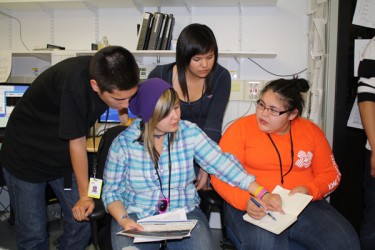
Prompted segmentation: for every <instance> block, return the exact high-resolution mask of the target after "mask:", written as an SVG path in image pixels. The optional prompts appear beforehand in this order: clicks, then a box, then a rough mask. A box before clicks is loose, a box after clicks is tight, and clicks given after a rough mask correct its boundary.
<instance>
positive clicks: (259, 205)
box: [250, 197, 276, 221]
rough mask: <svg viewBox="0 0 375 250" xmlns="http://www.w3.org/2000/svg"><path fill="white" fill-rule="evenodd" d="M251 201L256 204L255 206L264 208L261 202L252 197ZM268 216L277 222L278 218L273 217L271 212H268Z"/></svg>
mask: <svg viewBox="0 0 375 250" xmlns="http://www.w3.org/2000/svg"><path fill="white" fill-rule="evenodd" d="M250 200H251V201H252V202H254V204H255V205H257V207H259V208H263V206H262V205H261V204H260V203H259V202H257V200H256V199H254V197H251V198H250ZM266 214H267V215H268V216H269V217H271V218H272V219H273V220H274V221H276V218H275V217H273V215H272V214H271V213H270V212H269V211H267V210H266Z"/></svg>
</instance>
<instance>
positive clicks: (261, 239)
mask: <svg viewBox="0 0 375 250" xmlns="http://www.w3.org/2000/svg"><path fill="white" fill-rule="evenodd" d="M226 207H227V209H226V216H227V230H228V231H229V230H230V231H231V233H228V237H229V239H230V240H231V241H232V242H239V243H240V246H237V250H245V249H266V250H269V249H277V250H284V249H285V250H287V249H292V248H294V247H295V246H298V249H300V248H303V249H329V250H334V249H340V250H341V249H345V250H349V249H358V250H359V249H360V246H359V239H358V236H357V233H356V231H355V230H354V228H353V227H352V226H351V224H350V223H349V222H348V221H347V220H346V219H345V218H344V217H343V216H342V215H341V214H340V213H339V212H338V211H336V210H335V209H334V208H333V207H332V206H331V205H330V204H329V203H328V202H327V201H326V200H321V201H314V202H311V203H310V204H309V205H308V206H307V207H306V208H305V209H304V210H303V211H302V213H301V214H300V215H299V216H298V219H297V222H296V223H294V224H293V225H292V226H291V227H289V228H288V229H286V230H285V231H283V232H282V233H281V234H279V235H276V234H273V233H271V232H268V231H266V230H264V229H262V228H260V227H258V226H255V225H253V224H251V223H249V222H247V221H245V220H243V218H242V216H243V215H244V214H245V212H244V211H240V210H238V209H235V208H233V207H232V206H230V205H227V206H226ZM233 236H235V238H233ZM294 249H295V248H294Z"/></svg>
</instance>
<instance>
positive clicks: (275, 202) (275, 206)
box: [260, 193, 285, 214]
mask: <svg viewBox="0 0 375 250" xmlns="http://www.w3.org/2000/svg"><path fill="white" fill-rule="evenodd" d="M260 201H261V204H262V206H263V207H264V208H265V209H266V210H270V211H277V212H279V213H281V214H285V212H284V210H283V209H282V200H281V197H280V195H278V194H273V193H267V194H265V195H264V196H263V197H262V199H261V200H260Z"/></svg>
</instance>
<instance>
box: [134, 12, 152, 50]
mask: <svg viewBox="0 0 375 250" xmlns="http://www.w3.org/2000/svg"><path fill="white" fill-rule="evenodd" d="M152 17H153V14H152V13H150V12H145V13H144V14H143V18H142V24H141V27H140V29H139V31H138V44H137V50H144V49H147V35H148V34H147V33H148V32H149V29H150V25H152V20H153V19H152Z"/></svg>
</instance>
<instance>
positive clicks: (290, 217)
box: [243, 185, 312, 234]
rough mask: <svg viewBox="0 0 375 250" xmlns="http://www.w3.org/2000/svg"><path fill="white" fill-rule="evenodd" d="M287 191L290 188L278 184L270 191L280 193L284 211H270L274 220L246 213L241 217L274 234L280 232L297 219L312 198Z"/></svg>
mask: <svg viewBox="0 0 375 250" xmlns="http://www.w3.org/2000/svg"><path fill="white" fill-rule="evenodd" d="M289 192H290V190H288V189H285V188H282V187H281V186H279V185H278V186H276V187H275V189H274V190H273V191H272V193H274V194H279V195H280V197H281V199H282V209H283V211H284V212H285V214H281V213H279V212H274V211H270V212H271V213H272V215H273V216H274V217H275V218H276V221H275V220H273V219H272V218H271V217H269V216H264V217H263V218H262V219H260V220H256V219H254V218H252V217H251V216H249V215H248V214H245V215H244V216H243V219H244V220H245V221H247V222H250V223H252V224H254V225H256V226H259V227H261V228H263V229H265V230H267V231H270V232H272V233H274V234H280V233H281V232H282V231H284V230H285V229H287V228H288V227H289V226H290V225H292V224H293V223H294V222H296V221H297V217H298V215H299V214H300V213H301V212H302V211H303V209H304V208H305V207H306V206H307V205H308V204H309V203H310V201H311V200H312V196H311V195H306V194H301V193H296V194H294V195H291V196H290V195H289Z"/></svg>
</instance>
